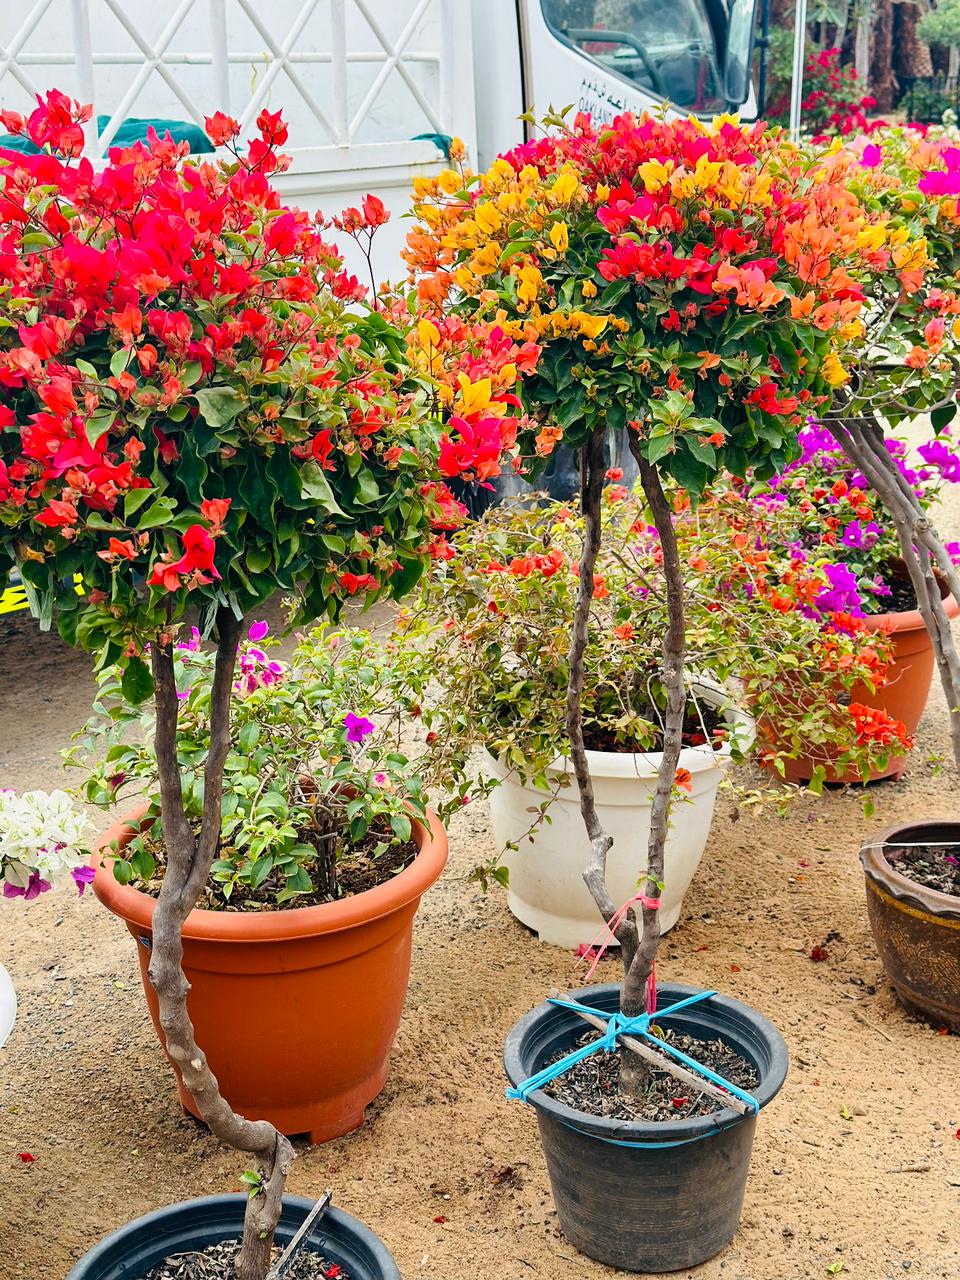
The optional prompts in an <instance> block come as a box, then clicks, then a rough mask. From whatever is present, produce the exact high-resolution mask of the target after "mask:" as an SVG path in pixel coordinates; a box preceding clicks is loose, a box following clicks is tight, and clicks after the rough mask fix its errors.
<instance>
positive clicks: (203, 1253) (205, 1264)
mask: <svg viewBox="0 0 960 1280" xmlns="http://www.w3.org/2000/svg"><path fill="white" fill-rule="evenodd" d="M239 1251H240V1242H239V1240H221V1241H220V1243H219V1244H211V1245H208V1246H207V1248H206V1249H201V1250H199V1251H193V1250H191V1251H190V1252H189V1253H175V1254H172V1255H171V1256H170V1257H169V1258H167V1259H166V1261H165V1262H161V1263H160V1265H159V1266H156V1267H152V1268H151V1269H150V1270H149V1271H148V1272H147V1274H146V1275H145V1276H144V1277H143V1280H234V1266H235V1264H236V1258H237V1254H238V1253H239ZM280 1253H281V1250H280V1249H275V1250H274V1258H273V1261H274V1263H276V1262H277V1261H278V1259H279V1257H280ZM284 1280H350V1276H349V1275H348V1274H347V1272H346V1271H344V1270H343V1268H342V1267H340V1266H339V1265H338V1264H337V1263H336V1262H328V1261H327V1260H326V1258H324V1256H323V1255H322V1254H320V1253H317V1252H316V1251H315V1250H313V1249H310V1248H309V1247H304V1248H302V1249H301V1250H300V1252H299V1253H298V1254H297V1255H296V1257H295V1258H294V1259H293V1262H292V1263H291V1264H290V1268H289V1270H288V1271H286V1272H285V1273H284Z"/></svg>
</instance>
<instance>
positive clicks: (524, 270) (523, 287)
mask: <svg viewBox="0 0 960 1280" xmlns="http://www.w3.org/2000/svg"><path fill="white" fill-rule="evenodd" d="M517 282H518V283H517V297H518V298H519V299H520V301H521V302H534V301H536V298H537V295H538V294H539V292H540V290H541V289H542V288H543V276H542V275H541V274H540V272H539V270H538V269H537V268H536V267H534V266H531V265H530V264H529V263H527V265H526V266H523V267H521V268H520V270H519V271H518V272H517Z"/></svg>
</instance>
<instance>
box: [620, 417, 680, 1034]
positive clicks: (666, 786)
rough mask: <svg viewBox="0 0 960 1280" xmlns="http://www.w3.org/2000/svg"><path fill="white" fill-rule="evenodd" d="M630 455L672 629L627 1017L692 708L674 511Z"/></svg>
mask: <svg viewBox="0 0 960 1280" xmlns="http://www.w3.org/2000/svg"><path fill="white" fill-rule="evenodd" d="M630 452H631V453H632V454H633V456H634V458H635V459H636V463H637V466H638V467H639V469H640V483H641V485H642V486H643V492H644V496H645V498H646V500H647V502H648V504H649V506H650V511H651V514H652V515H653V523H654V525H655V526H656V529H657V533H658V534H659V535H660V547H661V551H662V552H663V575H664V583H665V586H666V593H667V629H666V631H665V632H664V636H663V677H662V678H663V686H664V689H665V690H666V695H667V707H666V715H665V717H664V727H663V750H662V755H661V757H660V769H659V771H658V773H657V785H656V790H655V791H654V796H653V804H652V806H651V809H650V842H649V845H648V848H647V881H646V888H645V897H646V899H647V902H645V903H644V905H643V936H642V938H641V941H640V946H639V947H638V949H637V953H636V956H635V957H634V959H633V963H632V964H631V965H630V967H629V969H628V970H627V974H626V979H625V981H624V985H623V999H622V1001H621V1003H622V1006H623V1010H624V1012H625V1013H627V1014H631V1013H633V1014H635V1013H639V1012H641V1011H642V1009H643V1008H644V1005H645V995H644V988H645V985H646V982H647V979H648V978H649V977H650V975H651V974H652V972H653V965H654V961H655V959H656V955H657V948H658V946H659V943H660V909H659V907H658V906H650V905H649V903H650V902H659V899H660V894H661V893H662V892H663V863H664V849H665V846H666V842H667V821H668V816H669V808H670V800H671V798H672V796H673V789H674V786H675V780H676V774H677V763H678V761H679V759H680V750H681V746H682V744H683V721H684V716H685V714H686V708H687V692H686V686H685V683H684V678H683V663H684V658H685V655H686V619H685V616H684V600H683V569H682V567H681V565H680V553H679V550H678V548H677V535H676V530H675V529H674V527H673V512H672V510H671V508H670V503H669V502H668V501H667V496H666V494H665V493H664V492H663V486H662V485H661V483H660V476H659V474H658V472H657V469H656V467H655V466H654V465H653V464H652V463H650V462H648V461H647V459H646V457H645V456H644V454H643V451H642V449H641V447H640V441H639V440H638V439H637V438H636V436H635V435H634V434H633V433H631V434H630Z"/></svg>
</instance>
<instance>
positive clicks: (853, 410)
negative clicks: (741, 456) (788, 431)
mask: <svg viewBox="0 0 960 1280" xmlns="http://www.w3.org/2000/svg"><path fill="white" fill-rule="evenodd" d="M958 144H960V138H958V137H957V136H956V134H955V133H951V132H949V131H947V130H925V129H919V128H911V127H909V126H905V127H899V128H888V129H884V130H882V131H880V132H877V133H876V134H871V135H870V137H869V138H868V137H860V138H857V139H856V140H854V141H853V142H851V143H850V144H848V145H847V146H846V147H843V148H839V147H836V146H833V147H831V148H830V149H829V150H828V151H827V152H826V153H814V154H812V155H811V156H810V157H809V158H808V162H807V172H808V173H809V175H810V177H811V179H812V180H813V181H815V182H821V181H822V182H827V183H834V182H842V183H844V184H846V185H847V186H848V188H849V189H850V191H851V192H852V194H853V196H854V197H855V198H856V199H857V200H858V201H860V202H861V203H862V204H863V205H864V206H865V207H867V208H869V209H870V210H871V214H872V225H871V226H870V227H869V228H868V229H866V230H865V231H864V232H863V233H862V234H863V239H864V247H865V250H866V251H868V252H870V253H873V252H874V250H875V251H876V252H878V253H880V254H887V253H889V258H888V260H887V262H886V265H885V266H884V265H883V264H881V263H880V262H878V263H877V266H878V269H877V270H876V271H874V272H871V273H870V275H869V276H868V277H867V278H866V280H865V297H866V304H867V305H866V306H865V307H864V312H863V315H864V320H865V324H866V340H865V341H864V342H863V343H861V344H860V346H859V348H858V350H857V351H856V353H854V358H852V359H851V360H850V361H849V362H848V365H847V367H846V368H845V369H844V370H843V379H842V383H841V392H840V394H839V395H838V396H837V397H836V398H835V400H834V402H833V404H832V406H831V408H830V410H829V411H828V412H827V413H825V414H824V415H823V421H824V424H825V425H826V427H828V429H829V431H830V432H831V434H832V435H833V437H834V438H835V439H836V441H837V442H838V444H839V445H840V446H841V448H843V450H844V451H845V452H846V454H847V456H848V457H849V458H850V459H851V461H852V462H853V463H854V465H855V466H856V467H857V469H858V472H859V475H860V476H861V477H862V478H863V481H864V483H865V485H867V486H869V488H870V489H872V490H873V491H874V493H875V494H876V495H877V497H878V498H879V500H880V502H881V504H882V505H883V507H884V508H885V509H886V511H887V512H888V513H889V515H890V517H891V519H892V521H893V524H894V527H895V529H896V533H897V538H898V540H899V543H900V553H901V555H902V557H903V560H904V562H905V564H906V567H907V571H908V572H909V575H910V580H911V583H912V585H913V588H914V592H915V594H916V597H917V601H918V607H919V609H920V612H921V614H922V615H923V619H924V622H925V624H926V627H927V630H928V632H929V633H930V637H931V640H932V642H933V648H934V653H935V655H936V659H937V667H938V670H939V672H940V678H941V683H942V684H943V688H944V692H945V694H946V699H947V706H948V708H949V710H950V729H951V737H952V740H953V749H954V756H955V758H956V761H957V765H958V767H960V655H958V653H957V649H956V646H955V644H954V642H953V640H952V638H951V635H950V623H949V619H948V618H947V616H946V612H945V610H944V608H943V603H942V585H943V584H946V585H947V586H949V588H950V591H951V592H952V593H953V595H954V596H955V597H956V598H957V599H960V575H958V573H957V568H956V564H955V562H954V559H953V557H952V555H951V549H950V548H948V547H947V546H946V545H945V544H944V543H943V540H942V539H941V538H940V537H939V535H938V534H937V531H936V529H935V527H934V525H933V523H932V519H931V516H930V512H929V510H928V506H929V504H928V503H926V502H925V501H924V495H923V494H922V493H921V492H918V488H917V485H916V484H915V483H913V481H912V479H911V477H910V475H909V474H908V473H907V471H906V470H905V469H904V468H903V467H902V466H901V465H900V461H899V459H898V457H897V455H896V452H895V451H894V452H892V451H891V449H890V448H889V445H888V441H887V440H886V439H885V431H884V429H885V426H887V425H890V424H892V425H894V426H896V425H897V424H898V423H901V422H904V421H909V420H910V419H911V418H913V417H915V416H916V415H917V414H919V413H928V414H929V415H930V420H931V423H932V426H933V429H934V431H935V432H940V431H944V430H945V429H947V428H948V427H949V425H950V424H951V423H952V422H953V420H954V419H955V417H956V413H957V396H958V393H960V290H958V287H957V272H958V269H960V247H958V244H960V242H958V237H957V232H958V229H960V145H958ZM941 443H942V442H941ZM931 450H932V452H931ZM949 454H950V448H949V441H947V443H946V444H943V445H942V447H940V448H938V447H937V442H936V441H934V442H932V443H931V445H930V446H928V447H927V450H926V457H925V461H927V462H928V463H936V460H937V459H938V458H940V459H941V460H946V459H947V458H948V456H949Z"/></svg>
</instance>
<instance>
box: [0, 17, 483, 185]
mask: <svg viewBox="0 0 960 1280" xmlns="http://www.w3.org/2000/svg"><path fill="white" fill-rule="evenodd" d="M466 9H467V6H466V4H465V3H464V2H463V0H25V3H23V4H17V3H12V2H11V3H7V4H4V5H0V103H2V105H3V106H6V107H11V108H14V109H16V110H24V109H25V108H26V109H29V108H30V106H31V105H32V102H33V98H34V95H35V94H36V93H37V92H41V91H43V90H45V89H47V88H50V87H51V86H54V85H55V86H57V87H60V88H63V89H65V90H66V91H68V92H69V93H70V94H71V95H72V96H75V97H79V98H81V99H82V100H84V101H92V102H93V103H94V107H95V114H98V115H107V116H109V117H110V121H109V123H108V124H107V125H106V127H105V128H104V129H103V131H102V132H101V133H100V134H99V135H98V134H97V131H96V130H95V129H91V133H90V137H89V140H88V152H89V153H90V154H91V155H102V154H103V152H104V151H105V149H106V148H107V147H108V146H109V144H110V141H111V139H112V137H113V134H114V132H115V130H116V127H117V125H118V124H119V123H120V121H121V120H123V119H124V118H126V117H128V116H159V117H162V118H175V119H181V120H193V121H195V122H196V123H200V124H202V121H203V117H204V116H205V115H208V114H210V113H211V112H212V111H214V110H216V109H218V108H219V109H221V110H224V111H227V112H228V113H229V114H231V115H233V116H235V117H236V118H237V119H239V120H241V122H242V123H243V125H244V127H245V128H248V127H250V126H251V125H252V122H253V121H254V120H255V118H256V115H257V112H258V111H259V110H260V109H261V108H262V107H268V108H269V109H270V110H277V109H278V108H282V109H283V111H284V114H285V116H286V117H287V119H288V121H289V124H290V143H289V149H291V150H292V151H293V152H294V154H295V155H296V153H297V151H298V150H304V151H310V152H311V153H312V159H311V161H310V165H309V166H308V167H311V168H314V169H317V168H318V169H320V170H326V171H329V170H330V169H335V168H346V169H350V168H357V167H377V166H378V165H379V164H381V163H382V164H384V165H394V166H395V165H397V164H404V163H416V161H417V159H419V158H422V157H423V156H424V155H425V154H426V155H429V154H430V150H429V148H427V150H426V152H425V151H424V146H423V144H411V143H410V141H409V140H410V139H411V138H412V137H413V136H414V135H416V134H419V133H458V134H460V135H461V136H464V135H465V136H466V138H467V140H468V142H469V140H470V139H471V136H472V132H473V129H472V119H471V117H472V110H473V101H472V71H471V67H470V49H469V31H468V25H469V24H468V21H467V19H468V14H467V13H466ZM454 86H456V91H455V89H454ZM381 149H382V150H381ZM323 152H327V155H326V156H324V155H323V154H322V153H323Z"/></svg>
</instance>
